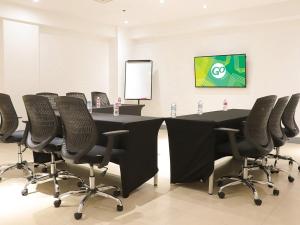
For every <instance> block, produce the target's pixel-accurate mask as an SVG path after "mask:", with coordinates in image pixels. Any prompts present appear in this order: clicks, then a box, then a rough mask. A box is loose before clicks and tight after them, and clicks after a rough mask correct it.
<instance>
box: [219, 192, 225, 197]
mask: <svg viewBox="0 0 300 225" xmlns="http://www.w3.org/2000/svg"><path fill="white" fill-rule="evenodd" d="M218 196H219V198H221V199H223V198H225V193H224V192H222V191H221V192H218Z"/></svg>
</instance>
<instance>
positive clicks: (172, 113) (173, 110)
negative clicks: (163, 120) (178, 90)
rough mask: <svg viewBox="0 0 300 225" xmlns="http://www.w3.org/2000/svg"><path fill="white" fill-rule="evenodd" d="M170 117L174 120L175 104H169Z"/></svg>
mask: <svg viewBox="0 0 300 225" xmlns="http://www.w3.org/2000/svg"><path fill="white" fill-rule="evenodd" d="M171 117H172V118H176V104H175V103H172V104H171Z"/></svg>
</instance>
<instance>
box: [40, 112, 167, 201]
mask: <svg viewBox="0 0 300 225" xmlns="http://www.w3.org/2000/svg"><path fill="white" fill-rule="evenodd" d="M56 114H57V116H58V118H59V114H58V113H57V112H56ZM92 117H93V119H94V121H95V124H96V127H97V129H98V131H99V138H98V144H99V145H103V146H106V142H107V139H106V137H105V136H104V135H102V134H101V133H103V132H107V131H114V130H129V133H128V134H126V135H122V136H120V137H117V138H115V145H114V148H118V149H124V150H125V151H124V153H123V154H122V155H119V156H117V157H114V156H113V157H112V159H111V161H112V162H113V163H116V164H118V165H120V172H121V182H122V195H123V197H125V198H127V197H128V196H129V194H130V192H132V191H133V190H134V189H136V188H137V187H139V186H140V185H142V184H144V183H145V182H146V181H148V180H149V179H150V178H152V177H154V176H155V175H156V174H157V172H158V165H157V136H158V131H159V129H160V126H161V124H162V122H163V120H164V119H162V118H155V117H142V116H133V115H120V116H113V115H112V114H104V113H92ZM37 157H39V159H38V158H37ZM45 157H46V159H45ZM45 161H49V159H48V156H47V154H46V155H45V154H36V156H35V162H37V163H39V162H45Z"/></svg>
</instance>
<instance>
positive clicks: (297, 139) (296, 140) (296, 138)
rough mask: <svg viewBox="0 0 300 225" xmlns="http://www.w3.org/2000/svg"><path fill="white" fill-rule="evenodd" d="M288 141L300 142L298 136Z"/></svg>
mask: <svg viewBox="0 0 300 225" xmlns="http://www.w3.org/2000/svg"><path fill="white" fill-rule="evenodd" d="M289 143H293V144H300V137H295V138H292V139H291V140H289Z"/></svg>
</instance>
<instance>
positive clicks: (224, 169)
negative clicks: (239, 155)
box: [0, 130, 300, 225]
mask: <svg viewBox="0 0 300 225" xmlns="http://www.w3.org/2000/svg"><path fill="white" fill-rule="evenodd" d="M158 146H159V169H160V172H159V185H158V187H154V186H153V180H149V181H148V182H147V183H146V184H144V185H143V186H141V187H140V188H139V189H138V190H136V191H135V192H134V193H132V194H131V196H130V197H129V198H127V199H122V198H121V199H122V201H123V203H124V211H123V212H117V211H115V203H114V202H113V201H111V200H108V199H102V198H93V199H92V200H91V201H89V202H88V205H87V206H86V208H85V211H84V216H83V218H82V220H81V221H75V220H74V218H73V213H74V212H75V210H76V209H77V206H78V202H79V199H80V197H70V198H66V199H65V200H64V201H63V203H62V206H61V207H60V208H54V207H53V197H52V195H51V194H52V190H53V184H52V183H46V184H43V185H39V186H38V188H37V190H35V189H34V188H31V189H30V190H29V192H33V193H32V194H30V195H28V196H26V197H23V196H21V190H22V188H23V185H24V184H25V182H26V180H25V179H24V178H22V172H21V171H11V172H9V173H7V174H6V175H5V176H4V178H3V181H2V182H1V183H0V199H1V209H0V224H3V225H11V224H16V225H17V224H18V225H19V224H23V225H25V224H33V225H35V224H43V225H47V224H56V225H59V224H64V225H65V224H66V225H67V224H76V223H78V224H79V223H80V224H93V225H94V224H105V225H108V224H130V225H131V224H132V225H135V224H136V225H147V224H149V225H150V224H151V225H153V224H161V225H168V224H170V225H176V224H180V225H182V224H184V225H193V224H203V225H212V224H216V225H235V224H236V225H240V224H243V225H247V224H249V225H271V224H272V225H282V224H288V225H299V224H300V218H299V207H300V173H298V171H297V169H296V167H295V168H294V170H293V176H294V177H295V182H294V183H292V184H291V183H289V182H288V181H287V176H285V174H274V178H273V180H274V182H275V183H276V184H277V185H278V188H279V189H280V195H279V196H278V197H274V196H273V195H272V191H271V190H270V189H268V188H267V187H258V191H259V193H260V196H261V199H262V200H263V204H262V206H260V207H257V206H255V205H254V203H253V201H252V196H251V193H250V191H249V190H248V189H247V188H245V187H243V186H237V187H234V188H229V189H227V190H225V191H226V198H225V199H223V200H220V199H219V198H218V197H217V195H213V196H210V195H208V194H207V184H202V183H198V182H197V183H192V184H186V185H170V180H169V174H170V166H169V150H168V138H167V133H166V131H165V130H162V131H161V132H160V134H159V144H158ZM183 151H184V149H183ZM282 152H284V153H286V154H287V155H291V156H293V157H294V158H295V159H298V160H300V146H299V145H297V144H287V145H286V146H285V147H284V148H283V149H282ZM25 158H26V159H27V160H28V161H30V160H32V157H31V152H30V151H28V152H26V154H25ZM0 159H1V164H3V163H10V162H14V161H15V160H16V146H15V145H14V144H0ZM279 166H281V167H283V168H286V169H287V168H288V163H287V162H282V161H281V162H280V163H279ZM237 168H238V167H237V165H236V163H235V162H234V161H233V160H231V159H230V158H227V159H224V160H222V161H220V162H218V163H217V171H216V177H218V176H220V175H222V174H228V173H230V172H231V171H236V169H237ZM68 169H70V170H71V171H73V172H75V173H78V174H80V175H81V176H84V177H85V178H87V176H88V170H87V167H82V166H81V167H78V166H68ZM256 175H258V176H260V175H262V174H260V173H259V172H258V174H256ZM96 177H97V181H99V182H103V183H106V184H117V185H118V184H119V182H120V180H119V168H118V166H116V165H113V164H112V165H110V166H109V173H108V174H107V175H106V177H104V178H103V177H102V176H101V175H100V173H97V175H96ZM60 184H61V185H60V187H61V191H62V192H65V191H67V190H69V189H76V188H77V187H76V181H75V180H74V181H72V180H71V181H69V180H67V181H61V182H60ZM216 191H217V188H215V192H216Z"/></svg>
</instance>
